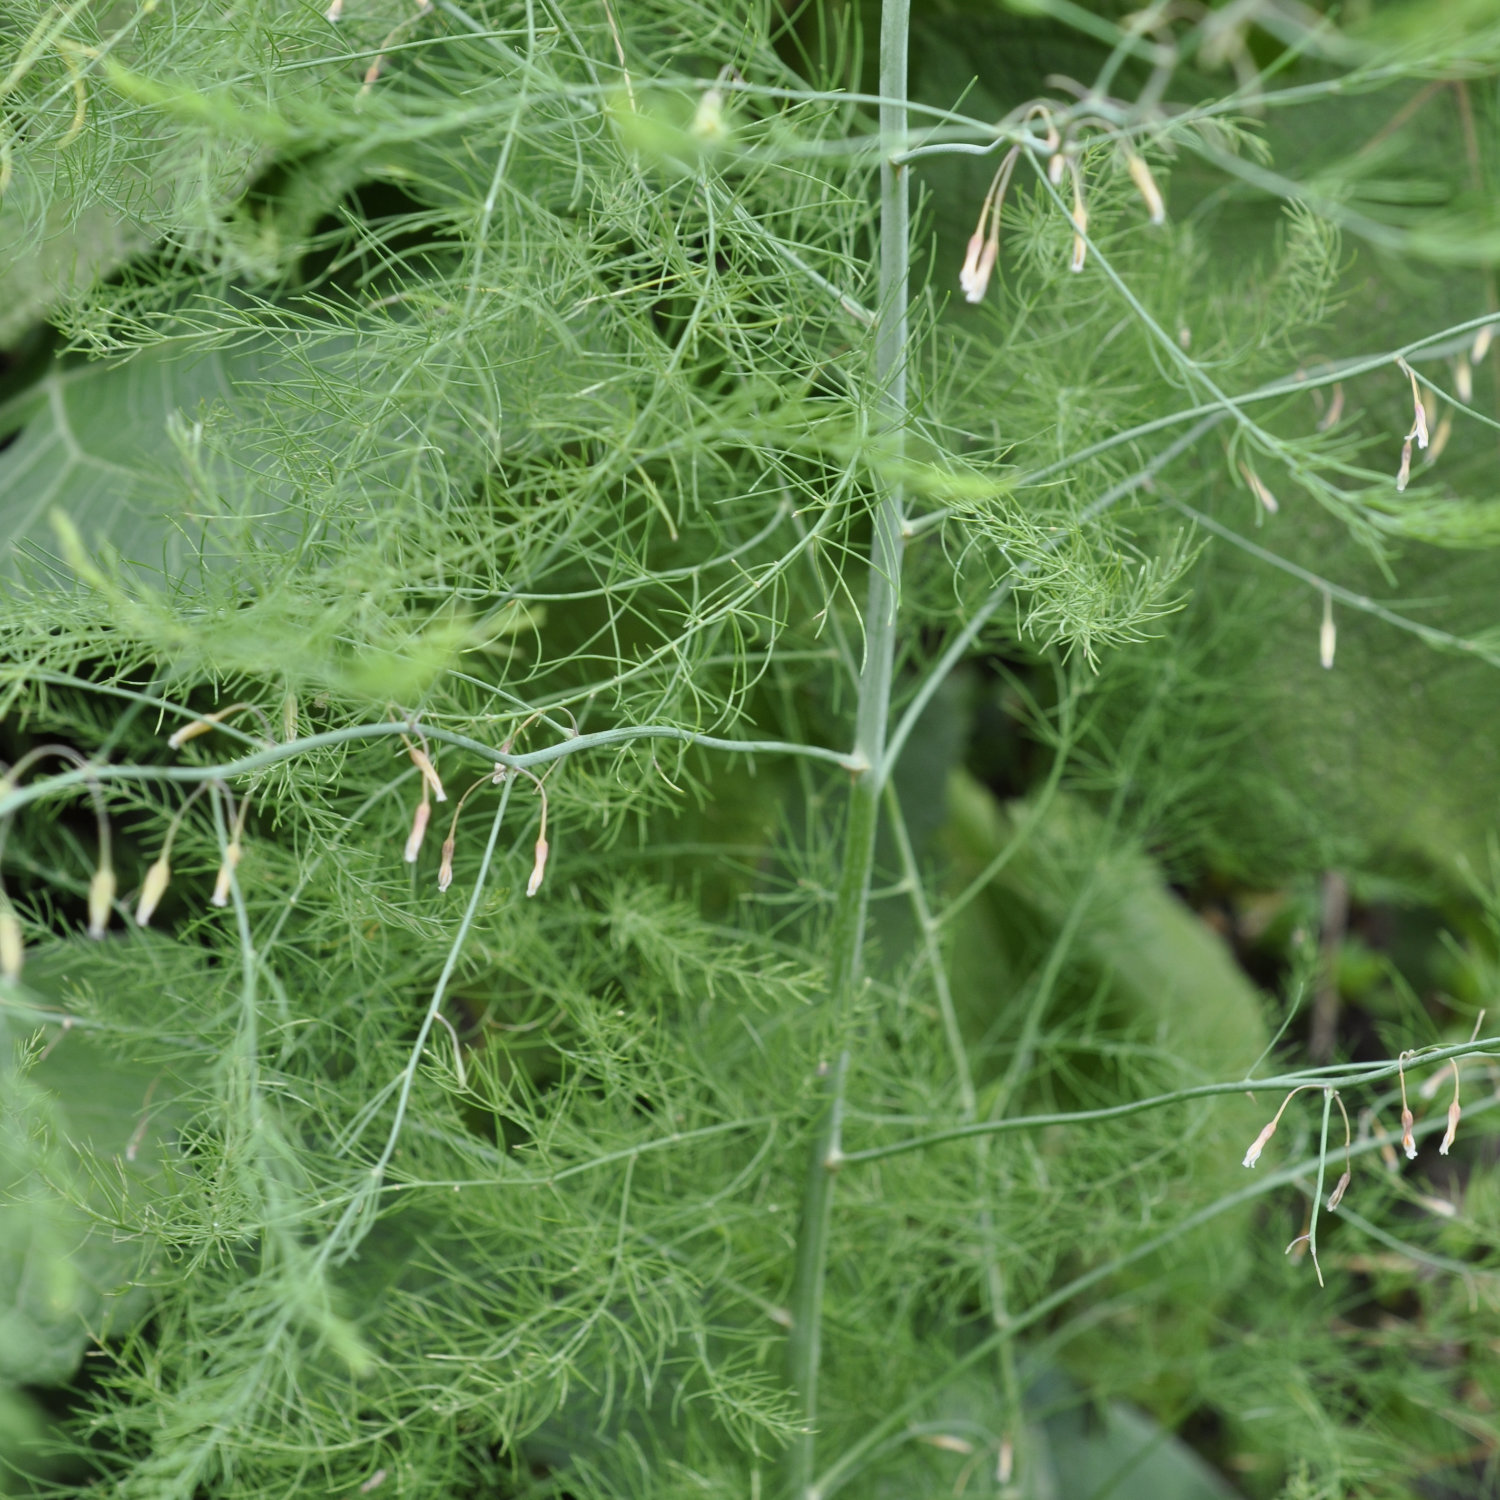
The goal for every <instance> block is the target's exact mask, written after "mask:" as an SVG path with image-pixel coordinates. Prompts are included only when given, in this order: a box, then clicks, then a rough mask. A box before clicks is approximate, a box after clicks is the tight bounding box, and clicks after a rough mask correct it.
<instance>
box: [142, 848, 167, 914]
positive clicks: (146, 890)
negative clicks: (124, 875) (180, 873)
mask: <svg viewBox="0 0 1500 1500" xmlns="http://www.w3.org/2000/svg"><path fill="white" fill-rule="evenodd" d="M171 879H172V866H171V865H170V864H168V863H167V856H166V854H165V852H164V853H162V855H161V856H160V857H159V858H158V859H157V861H156V863H155V864H154V865H152V866H151V868H150V869H149V870H147V871H146V878H145V880H143V881H142V882H141V894H140V898H139V899H138V900H137V901H136V904H135V921H136V926H137V927H144V926H145V925H146V924H147V923H148V922H149V921H150V920H151V917H152V914H153V913H154V912H155V910H156V908H157V907H158V906H159V905H160V904H161V898H162V897H163V896H164V895H166V892H167V884H168V882H169V881H170V880H171Z"/></svg>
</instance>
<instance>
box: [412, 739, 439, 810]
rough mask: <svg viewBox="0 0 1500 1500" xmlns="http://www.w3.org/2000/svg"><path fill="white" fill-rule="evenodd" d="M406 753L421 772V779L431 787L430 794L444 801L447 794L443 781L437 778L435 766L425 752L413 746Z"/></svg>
mask: <svg viewBox="0 0 1500 1500" xmlns="http://www.w3.org/2000/svg"><path fill="white" fill-rule="evenodd" d="M407 753H408V754H409V755H410V756H411V762H412V764H413V765H414V766H415V767H416V768H417V769H418V770H419V771H420V772H421V773H422V780H423V781H425V782H426V783H427V785H428V786H430V787H431V788H432V795H433V796H434V797H436V798H437V800H438V801H439V802H446V801H447V800H448V794H447V792H445V791H444V790H443V783H442V782H441V781H440V780H439V779H438V773H437V767H436V766H434V765H433V763H432V760H431V758H430V757H429V756H428V754H427V752H426V751H425V750H419V749H417V748H415V747H413V748H412V749H410V750H409V751H408V752H407Z"/></svg>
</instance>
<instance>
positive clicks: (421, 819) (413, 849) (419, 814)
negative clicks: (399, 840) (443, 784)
mask: <svg viewBox="0 0 1500 1500" xmlns="http://www.w3.org/2000/svg"><path fill="white" fill-rule="evenodd" d="M431 816H432V803H430V802H429V801H428V800H427V799H426V798H425V797H423V798H422V800H421V801H420V802H419V803H417V810H416V812H415V813H414V814H413V815H412V820H411V832H410V833H409V834H407V836H406V855H405V857H406V862H407V864H409V865H414V864H416V862H417V855H418V854H419V853H420V852H421V849H422V835H423V834H425V833H426V832H427V820H428V819H429V818H430V817H431Z"/></svg>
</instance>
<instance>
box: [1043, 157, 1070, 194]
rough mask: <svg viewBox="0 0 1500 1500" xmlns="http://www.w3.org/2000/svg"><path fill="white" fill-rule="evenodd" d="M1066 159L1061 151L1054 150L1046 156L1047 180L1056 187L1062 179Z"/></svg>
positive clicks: (1065, 168) (1065, 167) (1066, 163)
mask: <svg viewBox="0 0 1500 1500" xmlns="http://www.w3.org/2000/svg"><path fill="white" fill-rule="evenodd" d="M1067 166H1068V160H1067V158H1066V157H1065V156H1064V155H1063V154H1062V152H1061V151H1054V152H1053V153H1052V155H1051V156H1049V157H1048V158H1047V181H1048V182H1050V183H1051V184H1052V186H1053V187H1056V186H1057V185H1058V183H1060V182H1061V181H1062V179H1063V173H1064V172H1065V171H1066V170H1067Z"/></svg>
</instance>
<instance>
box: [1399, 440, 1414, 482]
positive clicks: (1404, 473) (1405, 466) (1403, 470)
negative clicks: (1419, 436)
mask: <svg viewBox="0 0 1500 1500" xmlns="http://www.w3.org/2000/svg"><path fill="white" fill-rule="evenodd" d="M1410 478H1411V439H1410V438H1407V440H1406V441H1405V442H1404V443H1402V445H1401V467H1400V468H1399V469H1397V470H1396V493H1397V494H1398V495H1399V494H1400V493H1401V491H1402V490H1404V489H1405V488H1406V483H1407V481H1408V480H1409V479H1410Z"/></svg>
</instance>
